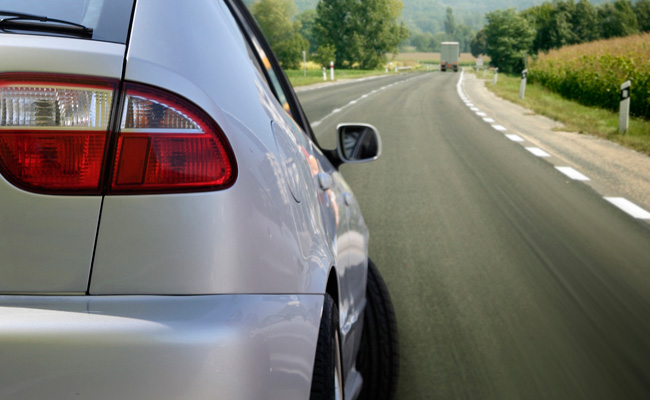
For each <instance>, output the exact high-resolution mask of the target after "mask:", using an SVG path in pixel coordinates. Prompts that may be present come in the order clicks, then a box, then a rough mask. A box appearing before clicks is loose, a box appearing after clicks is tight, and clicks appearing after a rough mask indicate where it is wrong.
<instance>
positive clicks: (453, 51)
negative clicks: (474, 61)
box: [440, 42, 460, 72]
mask: <svg viewBox="0 0 650 400" xmlns="http://www.w3.org/2000/svg"><path fill="white" fill-rule="evenodd" d="M459 56H460V51H459V47H458V42H442V43H441V44H440V71H443V72H444V71H446V70H448V69H453V70H454V72H458V57H459Z"/></svg>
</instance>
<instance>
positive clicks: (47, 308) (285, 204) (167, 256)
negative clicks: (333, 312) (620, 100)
mask: <svg viewBox="0 0 650 400" xmlns="http://www.w3.org/2000/svg"><path fill="white" fill-rule="evenodd" d="M235 2H237V0H193V1H191V2H183V1H180V0H138V1H137V2H136V6H135V11H134V16H133V21H132V30H131V34H130V37H129V42H128V50H127V49H126V48H125V47H124V46H120V45H115V44H107V43H99V42H94V41H84V40H79V39H63V38H48V37H38V36H30V37H29V40H42V41H44V43H46V44H48V45H49V44H50V43H55V42H56V41H59V42H60V44H59V47H63V48H65V47H66V46H70V47H68V48H69V49H73V48H77V47H79V48H80V49H82V50H81V51H83V47H84V46H89V47H91V48H92V49H94V50H92V51H91V50H88V54H90V56H89V57H90V58H93V57H96V58H95V59H93V60H91V61H93V62H94V63H92V62H91V61H88V62H86V61H84V60H85V58H83V56H82V55H76V54H73V55H72V57H71V58H70V60H71V61H70V62H69V64H70V65H68V64H67V62H66V61H65V60H59V58H60V57H64V55H65V54H64V53H60V54H57V53H45V54H48V55H49V56H50V57H52V58H56V60H55V61H53V62H52V65H53V66H51V67H49V66H48V67H43V68H46V69H48V68H49V69H51V70H52V72H60V73H72V74H80V75H96V76H108V77H115V78H120V77H122V70H121V68H122V65H124V68H125V69H124V74H123V78H124V80H125V81H127V82H135V83H138V84H144V85H149V86H154V87H159V88H162V89H164V90H166V91H168V92H170V93H172V94H173V95H174V96H178V97H179V98H181V99H184V100H186V101H188V102H191V103H192V104H194V105H195V106H197V107H198V108H200V109H201V110H202V111H205V113H206V114H207V115H208V116H209V117H211V118H212V119H213V120H214V121H215V122H216V123H217V124H218V125H219V127H220V128H221V129H222V131H223V132H224V136H225V137H226V138H227V139H228V141H229V144H230V147H231V148H232V151H233V154H234V158H235V160H236V163H237V178H236V181H235V182H234V184H233V185H232V186H231V187H229V188H227V189H224V190H220V191H213V192H194V193H175V194H146V195H137V194H136V195H110V194H109V195H105V196H103V197H101V196H96V197H80V196H76V197H75V196H67V197H65V196H42V195H34V194H27V193H23V192H21V191H19V190H18V189H14V188H11V191H9V190H8V189H6V192H7V193H10V192H16V193H18V194H20V195H21V196H23V195H24V196H25V197H26V198H27V197H29V198H30V199H32V200H33V199H41V198H42V199H43V203H42V206H41V207H42V208H43V210H45V211H47V210H48V207H49V208H52V207H55V206H56V207H58V209H59V210H62V206H61V204H66V207H68V206H67V204H70V206H69V208H66V209H65V210H63V211H61V212H62V214H61V216H60V218H59V216H54V217H51V218H50V219H46V218H44V216H45V214H42V213H41V214H39V212H40V211H39V212H37V211H33V212H34V216H35V217H38V218H39V219H41V220H42V225H34V229H38V230H43V231H44V232H45V233H43V235H46V236H48V237H49V236H50V235H51V236H52V237H53V236H55V234H56V233H58V234H61V232H64V233H68V232H67V231H65V230H63V228H57V229H58V230H57V229H54V230H53V231H54V232H55V233H51V232H49V231H47V230H48V229H49V228H51V226H64V225H65V223H68V220H70V219H71V218H72V216H71V213H72V211H73V210H74V211H75V212H76V213H77V217H76V218H80V217H79V216H78V215H81V214H84V212H87V213H88V214H92V213H94V220H93V223H92V224H89V225H88V227H85V228H84V229H82V228H81V223H76V222H74V218H72V220H73V222H72V225H70V232H69V234H70V235H72V236H70V237H67V238H66V237H64V236H62V235H61V236H60V237H59V240H60V241H62V242H63V241H66V240H69V241H72V240H75V246H78V247H67V248H66V247H65V246H63V245H61V247H57V248H56V249H54V247H51V248H48V247H43V248H44V249H51V251H52V252H54V251H55V250H56V251H62V252H63V253H62V254H57V256H58V257H64V256H66V253H65V251H66V250H67V249H69V251H68V253H70V254H74V256H76V257H80V258H81V257H82V256H83V259H84V260H86V264H85V269H84V273H83V274H78V278H76V279H78V282H76V281H75V286H74V288H77V287H78V289H76V290H70V292H72V293H78V294H88V295H87V296H50V297H47V296H35V297H23V296H0V359H3V360H17V362H13V361H12V363H11V366H10V367H9V366H8V365H9V364H7V365H6V366H5V367H0V398H5V397H6V398H9V399H21V400H22V399H33V398H39V397H48V398H53V399H57V398H71V397H75V396H76V397H79V398H84V396H85V397H87V398H94V399H102V398H111V399H112V398H138V399H148V398H156V399H161V398H165V399H176V398H179V399H180V398H183V399H185V398H192V399H203V398H218V397H228V398H237V399H248V398H250V399H265V398H269V399H271V398H283V399H293V398H295V399H305V398H308V396H309V385H310V382H311V372H312V366H313V361H314V355H315V352H316V337H317V334H318V328H319V321H320V316H321V315H320V313H321V310H322V304H323V298H324V297H323V294H324V293H326V292H327V291H329V292H330V294H332V295H337V299H336V300H337V305H338V308H339V317H340V318H339V319H340V326H339V330H340V333H341V347H342V361H343V369H344V377H345V379H346V382H345V391H346V394H347V398H348V399H350V400H352V399H353V398H354V397H356V395H357V394H358V393H359V389H360V387H361V383H362V381H363V379H362V378H361V376H360V374H358V373H357V371H356V369H355V365H354V364H355V360H356V353H357V350H358V348H359V343H360V338H361V330H362V327H363V323H362V321H363V310H364V308H365V303H366V300H365V290H366V273H367V250H368V229H367V227H366V225H365V223H364V221H363V218H362V217H361V212H360V209H359V206H358V204H357V203H356V200H355V199H354V196H353V195H352V194H351V190H350V188H349V186H348V185H347V184H346V183H345V181H344V180H343V178H342V175H341V174H340V173H339V172H338V171H337V169H336V168H335V167H334V166H333V165H332V163H331V162H330V160H329V159H328V156H326V155H325V154H324V152H323V151H322V150H321V149H319V148H318V146H317V144H315V141H314V140H313V137H312V138H311V139H310V137H311V136H310V135H311V130H310V128H309V126H308V125H307V123H306V121H303V122H296V121H301V120H303V119H304V118H301V116H300V115H298V114H299V113H298V114H297V113H296V111H297V110H296V109H295V104H296V103H297V98H296V96H295V93H293V92H292V91H291V90H290V89H288V90H289V92H288V93H286V96H285V98H286V97H288V98H289V101H288V102H286V101H283V102H282V104H281V103H280V102H279V101H278V100H277V98H276V96H277V92H278V90H279V88H278V87H275V86H273V84H272V83H269V81H268V77H267V76H268V70H265V69H264V68H276V67H277V64H275V62H276V61H275V59H274V57H273V56H272V54H270V55H269V59H266V60H265V61H266V62H261V63H262V64H263V65H264V67H262V68H260V66H259V65H258V66H256V65H255V62H254V60H255V57H256V56H255V54H254V53H253V51H252V50H251V47H255V46H251V44H250V43H249V42H248V41H247V40H248V39H250V37H247V36H246V35H250V32H248V31H246V30H245V29H242V26H241V24H242V21H241V20H237V19H236V18H239V17H234V16H233V14H232V9H231V8H230V7H233V3H235ZM235 14H236V13H235ZM243 31H245V32H247V33H242V32H243ZM19 36H20V35H2V34H0V40H5V41H6V42H7V43H14V42H13V40H14V39H15V38H16V37H19ZM262 39H263V38H261V40H262ZM21 40H22V39H21ZM53 41H54V42H53ZM262 42H263V40H262ZM0 43H2V42H0ZM16 43H18V42H16ZM64 44H65V45H64ZM105 46H114V47H110V49H111V51H112V53H111V52H109V51H108V50H106V49H109V47H105ZM115 46H117V47H115ZM264 46H266V45H265V44H264ZM17 47H20V43H19V44H18V45H17ZM55 47H56V46H55ZM97 49H99V50H101V51H99V50H97ZM125 50H126V56H124V54H125ZM102 51H103V52H107V53H111V57H112V58H111V59H110V62H106V63H102V57H103V56H101V54H100V56H97V53H98V52H99V53H102ZM256 51H257V50H256ZM265 51H267V52H269V50H268V49H267V50H265ZM257 56H258V57H259V54H258V55H257ZM33 57H36V56H33ZM34 60H35V59H34V58H29V61H30V63H31V62H34ZM39 60H41V62H44V61H45V60H44V59H39ZM258 61H263V60H258ZM12 62H13V61H12ZM72 64H74V65H72ZM95 64H102V65H95ZM267 64H268V65H269V67H267V66H266V65H267ZM0 65H1V64H0ZM14 65H15V70H16V71H31V70H34V69H33V68H34V67H33V65H32V64H24V65H23V64H20V63H18V62H14ZM49 69H48V71H49ZM46 72H47V71H46ZM277 76H279V77H280V79H281V80H282V79H286V78H285V77H284V76H283V74H281V71H280V73H279V74H277ZM285 83H286V82H285ZM278 97H281V96H278ZM292 102H293V104H294V105H290V103H292ZM291 107H294V109H293V110H292V109H291ZM298 107H299V105H298ZM298 111H301V110H298ZM118 114H119V113H118ZM292 115H294V116H296V118H295V119H294V118H293V117H292ZM328 154H329V153H328ZM3 184H5V183H4V182H0V194H1V195H4V193H5V192H4V191H3V190H5V189H3V186H2V185H3ZM7 185H8V184H7ZM13 195H16V196H17V194H15V193H14V194H13ZM59 197H61V198H60V199H59ZM32 200H30V201H32ZM0 201H1V202H2V206H3V208H4V207H5V204H4V203H5V200H4V198H2V199H0ZM33 201H36V200H33ZM39 201H40V200H39ZM45 201H48V202H51V204H49V203H48V204H46V203H45ZM57 201H58V203H57ZM83 202H86V203H83ZM25 204H30V203H25ZM35 204H36V203H35ZM57 204H58V205H57ZM91 205H92V206H93V207H94V208H93V207H91ZM36 207H37V206H36V205H34V206H33V207H32V205H29V208H25V209H22V208H20V207H17V208H16V209H15V210H13V212H14V213H16V214H20V213H23V214H25V213H26V212H29V211H32V210H36ZM84 207H86V208H87V210H86V208H84ZM9 210H10V211H11V209H9ZM84 210H86V211H84ZM45 211H43V213H44V212H45ZM84 215H85V214H84ZM13 218H15V219H16V218H17V217H13ZM86 218H87V219H88V220H90V217H86ZM98 218H99V221H100V222H99V224H98V222H97V221H98ZM20 221H21V220H19V219H16V220H15V221H14V222H12V224H13V225H8V228H7V230H6V231H4V232H3V231H1V230H0V233H1V234H5V235H8V233H9V232H10V230H15V229H22V228H20V227H19V226H18V225H19V224H20ZM54 224H56V225H54ZM84 226H85V225H84ZM0 229H3V228H0ZM75 229H76V230H75ZM72 230H75V231H74V232H72ZM46 231H47V232H46ZM24 232H28V230H24ZM38 234H39V235H40V234H41V233H40V232H38ZM36 236H38V235H36ZM82 236H83V238H82ZM71 238H72V239H71ZM82 239H83V240H82ZM95 239H96V241H95ZM16 240H18V239H16ZM52 243H53V244H52ZM55 244H56V242H54V241H53V242H51V243H50V242H48V245H51V246H54V245H55ZM93 244H94V246H95V251H94V253H93V251H92V250H93ZM67 245H68V246H72V245H70V244H67ZM82 246H83V249H82V248H81V247H82ZM27 248H28V245H27V244H26V245H25V246H24V247H23V248H22V249H23V251H26V249H27ZM0 251H4V250H2V247H0ZM84 251H85V253H84ZM43 254H47V253H46V252H43ZM70 254H67V256H70ZM0 256H1V257H4V256H5V254H4V253H0ZM43 257H44V256H43ZM0 259H3V258H0ZM91 260H92V265H90V263H91ZM3 262H4V259H3ZM11 262H12V263H14V264H16V265H18V266H19V265H21V264H20V263H19V262H18V256H16V257H14V259H12V260H11ZM63 264H64V263H63V261H60V260H56V259H54V262H53V263H51V264H50V265H51V266H52V268H51V270H47V271H46V272H47V274H57V273H61V272H63V273H64V274H66V275H67V276H68V277H69V273H70V271H71V270H72V266H71V265H72V263H70V265H67V264H65V265H63ZM43 265H48V263H43ZM0 268H1V272H0V273H3V274H4V273H5V271H7V270H9V271H11V268H14V267H13V266H10V267H5V266H4V265H3V266H2V267H0ZM7 268H9V269H7ZM46 272H44V271H40V273H39V272H38V271H36V273H35V274H34V271H32V273H30V274H26V276H27V275H29V276H31V275H39V276H40V275H42V276H43V277H39V278H33V279H44V278H45V277H47V276H48V275H47V274H46ZM89 272H90V274H89ZM14 273H15V272H14ZM75 276H76V275H75ZM82 277H83V279H82ZM59 279H63V278H61V277H59ZM82 283H83V284H82ZM45 286H47V285H44V287H45ZM48 287H49V286H48ZM71 287H72V286H71ZM332 287H335V288H337V290H335V291H334V290H332ZM86 288H88V292H87V293H85V291H86ZM51 292H52V293H56V291H42V293H41V292H38V291H36V292H34V293H41V294H44V293H51ZM334 292H336V293H334ZM29 293H32V292H29ZM118 295H119V296H118ZM21 338H24V340H22V341H21ZM5 344H11V346H5ZM34 345H35V346H34ZM294 347H295V348H294ZM21 356H22V357H21ZM63 360H65V363H66V365H67V363H70V367H66V368H58V369H57V366H58V365H60V364H62V363H63ZM3 368H4V369H3ZM31 368H34V369H33V370H32V369H31ZM152 383H153V384H152ZM158 385H159V386H158ZM48 388H49V390H48ZM147 388H149V389H147Z"/></svg>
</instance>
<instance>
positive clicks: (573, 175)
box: [555, 167, 591, 181]
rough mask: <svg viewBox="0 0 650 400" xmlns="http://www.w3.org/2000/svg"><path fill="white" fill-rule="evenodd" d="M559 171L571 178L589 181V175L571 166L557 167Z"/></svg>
mask: <svg viewBox="0 0 650 400" xmlns="http://www.w3.org/2000/svg"><path fill="white" fill-rule="evenodd" d="M555 169H557V170H558V171H560V172H561V173H563V174H564V175H566V176H568V177H569V178H571V179H573V180H576V181H589V180H591V179H589V178H588V177H586V176H585V175H583V174H582V173H580V172H578V171H576V170H575V169H573V168H571V167H555Z"/></svg>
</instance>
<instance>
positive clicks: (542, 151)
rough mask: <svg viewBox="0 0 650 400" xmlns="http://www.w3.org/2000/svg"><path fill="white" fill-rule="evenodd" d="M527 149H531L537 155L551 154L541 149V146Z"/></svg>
mask: <svg viewBox="0 0 650 400" xmlns="http://www.w3.org/2000/svg"><path fill="white" fill-rule="evenodd" d="M526 150H528V151H530V152H531V153H533V154H534V155H536V156H537V157H550V156H551V155H550V154H548V153H547V152H545V151H544V150H542V149H540V148H539V147H526Z"/></svg>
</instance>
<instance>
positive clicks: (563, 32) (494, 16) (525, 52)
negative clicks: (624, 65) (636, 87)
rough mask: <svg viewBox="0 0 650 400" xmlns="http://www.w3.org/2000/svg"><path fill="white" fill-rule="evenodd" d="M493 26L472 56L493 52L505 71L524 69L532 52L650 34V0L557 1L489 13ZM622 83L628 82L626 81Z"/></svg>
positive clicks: (483, 34) (481, 36) (480, 35)
mask: <svg viewBox="0 0 650 400" xmlns="http://www.w3.org/2000/svg"><path fill="white" fill-rule="evenodd" d="M486 19H487V21H488V23H487V25H486V26H485V27H484V28H483V29H481V30H480V31H479V32H478V33H477V34H476V36H475V38H474V40H473V41H472V43H471V48H472V54H474V55H475V56H476V55H478V54H487V55H489V56H490V57H491V59H492V66H494V67H498V68H499V71H501V72H514V73H519V72H521V71H522V70H523V69H524V68H525V65H526V60H527V59H528V57H529V56H532V57H533V58H535V57H537V55H538V54H539V55H540V57H541V55H542V54H544V53H546V52H549V51H551V50H553V49H559V48H562V47H564V46H570V45H575V44H581V43H588V42H593V41H596V40H601V39H610V38H616V37H624V36H630V35H637V34H639V33H642V32H650V0H637V1H636V2H635V3H633V2H632V1H630V0H614V1H613V2H611V3H610V2H607V3H602V4H600V5H594V4H592V3H591V2H589V1H588V0H579V1H577V2H576V1H575V0H555V1H553V2H548V1H547V2H545V3H543V4H541V5H538V6H534V7H530V8H528V9H525V10H522V11H516V10H515V9H513V8H511V9H508V10H497V11H492V12H489V13H487V14H486ZM621 83H622V82H621Z"/></svg>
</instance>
